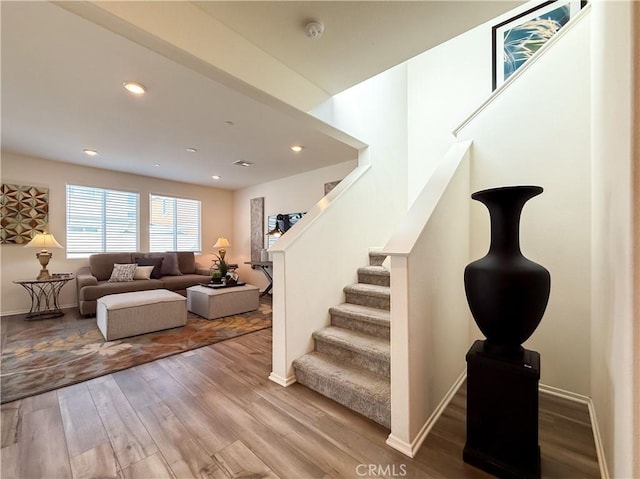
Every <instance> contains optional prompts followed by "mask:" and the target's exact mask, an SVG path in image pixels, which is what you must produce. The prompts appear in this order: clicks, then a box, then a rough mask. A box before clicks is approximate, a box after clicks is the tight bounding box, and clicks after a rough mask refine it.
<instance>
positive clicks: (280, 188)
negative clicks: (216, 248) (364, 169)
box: [228, 159, 357, 289]
mask: <svg viewBox="0 0 640 479" xmlns="http://www.w3.org/2000/svg"><path fill="white" fill-rule="evenodd" d="M356 165H357V160H356V159H354V160H353V161H347V162H344V163H339V164H337V165H332V166H328V167H325V168H320V169H318V170H314V171H310V172H307V173H302V174H299V175H294V176H289V177H287V178H282V179H280V180H276V181H271V182H268V183H262V184H260V185H256V186H251V187H249V188H244V189H241V190H237V191H235V192H234V194H233V205H234V206H233V211H234V213H233V214H234V217H235V218H238V220H237V221H236V222H235V225H234V230H233V237H234V242H233V244H232V247H231V248H228V251H230V252H233V253H234V261H237V262H238V263H239V266H240V268H239V269H238V273H239V275H240V277H241V279H242V280H243V281H247V282H250V283H251V284H254V285H256V286H259V287H260V289H264V288H265V287H266V286H267V284H268V282H267V279H266V277H265V276H264V274H263V273H262V272H260V271H253V270H251V267H250V266H248V265H245V264H244V262H245V261H251V220H250V200H251V199H252V198H261V197H263V198H264V222H265V223H264V228H265V230H264V231H265V233H266V232H267V217H268V216H270V215H277V214H278V213H298V212H307V211H309V210H310V209H311V208H312V207H313V205H315V204H316V203H317V202H318V201H320V199H321V198H322V197H323V196H324V184H325V183H330V182H332V181H337V180H342V179H343V178H344V177H345V176H347V175H348V174H349V172H350V171H351V170H353V169H354V168H355V167H356ZM265 240H266V238H265ZM265 247H266V241H265Z"/></svg>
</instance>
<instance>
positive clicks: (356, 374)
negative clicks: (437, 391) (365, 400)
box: [294, 351, 391, 404]
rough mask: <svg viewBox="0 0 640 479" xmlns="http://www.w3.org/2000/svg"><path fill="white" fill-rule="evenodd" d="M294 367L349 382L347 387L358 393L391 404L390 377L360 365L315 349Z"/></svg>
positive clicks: (297, 360)
mask: <svg viewBox="0 0 640 479" xmlns="http://www.w3.org/2000/svg"><path fill="white" fill-rule="evenodd" d="M294 367H295V368H300V369H305V370H306V371H307V372H312V371H313V372H315V373H317V374H321V375H322V376H323V377H325V378H326V379H327V380H334V381H338V382H340V383H343V384H348V386H347V387H349V388H350V389H351V390H353V391H354V392H355V393H356V394H360V395H366V396H368V397H370V398H371V399H373V400H374V401H375V402H377V403H380V404H390V401H391V383H390V381H389V378H388V377H385V376H382V375H379V374H376V373H374V372H372V371H369V370H367V369H364V368H362V367H360V366H356V365H354V364H349V363H345V362H344V361H342V360H340V359H339V358H333V357H331V356H328V355H326V354H322V353H319V352H316V351H313V352H310V353H308V354H305V355H304V356H302V357H300V358H298V359H296V360H295V361H294ZM363 393H364V394H363Z"/></svg>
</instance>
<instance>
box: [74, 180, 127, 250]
mask: <svg viewBox="0 0 640 479" xmlns="http://www.w3.org/2000/svg"><path fill="white" fill-rule="evenodd" d="M138 198H139V196H138V194H137V193H131V192H128V191H116V190H105V189H101V188H93V187H90V186H77V185H67V245H66V247H67V257H68V258H79V257H86V256H89V255H90V254H93V253H107V252H118V251H123V252H124V251H137V250H138Z"/></svg>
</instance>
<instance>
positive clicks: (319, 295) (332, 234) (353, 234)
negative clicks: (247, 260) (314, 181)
mask: <svg viewBox="0 0 640 479" xmlns="http://www.w3.org/2000/svg"><path fill="white" fill-rule="evenodd" d="M366 155H367V151H366V150H364V151H361V152H360V159H361V166H358V167H356V168H355V169H354V170H353V171H352V172H351V173H350V174H349V175H347V177H345V178H344V179H343V180H342V181H341V182H340V183H339V184H338V185H337V186H336V187H335V188H334V189H333V190H332V191H330V192H329V194H327V195H326V196H325V197H324V198H322V199H321V200H320V201H319V202H318V203H317V204H316V205H314V206H313V207H312V208H311V209H310V210H309V211H308V212H307V213H306V214H305V216H303V218H302V219H301V220H300V221H298V222H297V223H296V224H295V225H294V226H293V227H292V228H291V229H290V230H289V231H287V233H286V234H285V235H283V236H282V237H281V238H280V239H279V240H278V241H277V242H276V243H275V244H274V245H273V246H272V247H271V248H270V249H269V254H270V255H271V259H272V261H273V280H274V288H273V366H272V372H271V374H270V376H269V378H270V379H271V380H272V381H274V382H276V383H278V384H280V385H283V386H288V385H290V384H292V383H293V382H295V376H294V372H293V367H292V363H293V361H294V360H295V359H296V358H298V357H300V356H303V355H304V354H306V353H308V352H310V351H312V350H313V339H312V333H313V332H314V331H316V330H319V329H321V328H323V327H324V326H327V325H328V324H329V322H330V317H329V308H330V307H332V306H335V305H337V304H339V303H341V302H343V301H344V294H343V291H342V287H343V286H344V285H347V284H351V283H355V282H356V281H357V269H358V267H360V266H362V265H363V264H366V263H367V262H368V252H369V247H370V246H371V244H372V242H374V243H373V244H383V243H384V241H386V239H387V237H388V236H386V235H388V233H387V232H386V231H385V230H384V229H382V228H380V227H379V226H380V213H379V211H378V210H377V207H378V206H379V205H380V201H381V200H382V198H381V199H380V201H376V200H375V199H373V200H372V199H371V196H372V192H374V191H376V186H377V183H376V182H377V180H376V178H375V175H374V174H373V173H374V171H373V170H374V169H375V165H371V164H364V165H362V163H363V161H362V159H363V158H364V157H366ZM378 196H380V195H378ZM363 199H364V200H363ZM345 232H347V233H348V235H349V236H348V238H343V237H342V234H344V233H345ZM381 235H385V236H381Z"/></svg>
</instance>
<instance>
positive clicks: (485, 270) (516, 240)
mask: <svg viewBox="0 0 640 479" xmlns="http://www.w3.org/2000/svg"><path fill="white" fill-rule="evenodd" d="M540 193H542V188H541V187H540V186H508V187H502V188H492V189H489V190H483V191H478V192H476V193H474V194H472V195H471V198H473V199H474V200H477V201H480V202H482V203H483V204H484V205H485V206H486V207H487V209H488V210H489V215H490V217H491V245H490V247H489V252H488V253H487V255H486V256H485V257H484V258H481V259H479V260H477V261H474V262H473V263H470V264H469V265H467V267H466V268H465V271H464V286H465V291H466V294H467V301H468V303H469V308H470V309H471V314H472V315H473V318H474V319H475V321H476V324H477V325H478V327H479V328H480V330H481V331H482V333H483V334H484V335H485V336H486V337H487V341H486V342H485V344H486V347H487V349H488V350H490V351H495V352H496V353H499V354H505V355H519V354H522V351H523V349H522V347H521V344H522V343H524V342H525V341H526V340H527V339H528V338H529V336H531V335H532V334H533V332H534V331H535V329H536V328H537V327H538V325H539V324H540V321H541V319H542V315H543V314H544V311H545V309H546V307H547V303H548V301H549V292H550V287H551V277H550V275H549V271H547V269H546V268H544V267H543V266H541V265H539V264H537V263H534V262H533V261H531V260H529V259H527V258H525V257H524V256H523V255H522V253H521V251H520V214H521V212H522V208H523V206H524V204H525V203H526V202H527V201H528V200H529V199H531V198H533V197H534V196H537V195H539V194H540Z"/></svg>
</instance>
